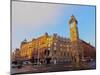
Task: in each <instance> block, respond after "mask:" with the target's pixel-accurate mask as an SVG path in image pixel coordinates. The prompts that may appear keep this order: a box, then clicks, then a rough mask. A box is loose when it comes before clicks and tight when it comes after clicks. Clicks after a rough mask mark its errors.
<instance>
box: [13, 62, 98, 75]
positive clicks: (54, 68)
mask: <svg viewBox="0 0 100 75" xmlns="http://www.w3.org/2000/svg"><path fill="white" fill-rule="evenodd" d="M95 68H96V62H90V63H81V64H80V65H76V64H72V63H70V64H47V65H46V64H45V65H24V66H23V67H22V68H20V69H19V68H11V74H12V75H16V74H23V73H24V74H27V73H44V72H59V71H75V70H90V69H95Z"/></svg>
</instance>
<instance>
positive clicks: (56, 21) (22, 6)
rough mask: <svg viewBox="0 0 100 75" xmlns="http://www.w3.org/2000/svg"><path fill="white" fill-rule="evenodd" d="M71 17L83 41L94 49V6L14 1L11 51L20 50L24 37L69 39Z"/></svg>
mask: <svg viewBox="0 0 100 75" xmlns="http://www.w3.org/2000/svg"><path fill="white" fill-rule="evenodd" d="M72 14H73V15H74V16H75V17H76V19H77V21H78V31H79V37H80V39H83V40H85V41H86V42H90V43H91V44H92V45H93V46H95V6H80V5H67V4H47V3H30V2H16V1H14V2H12V49H15V48H19V47H20V43H21V41H23V40H24V39H25V38H26V39H27V40H31V39H32V38H36V37H39V36H41V35H43V34H44V33H45V32H48V33H49V34H50V35H52V34H53V33H57V34H58V35H60V36H63V37H67V38H69V37H70V30H69V25H68V21H69V19H70V16H71V15H72Z"/></svg>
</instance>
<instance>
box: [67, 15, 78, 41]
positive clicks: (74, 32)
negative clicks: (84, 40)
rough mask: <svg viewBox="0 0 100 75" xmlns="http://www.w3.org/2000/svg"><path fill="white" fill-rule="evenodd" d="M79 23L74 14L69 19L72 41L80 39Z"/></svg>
mask: <svg viewBox="0 0 100 75" xmlns="http://www.w3.org/2000/svg"><path fill="white" fill-rule="evenodd" d="M77 24H78V22H77V20H76V18H75V17H74V16H73V15H72V16H71V18H70V20H69V26H70V40H71V42H75V41H78V40H79V34H78V28H77Z"/></svg>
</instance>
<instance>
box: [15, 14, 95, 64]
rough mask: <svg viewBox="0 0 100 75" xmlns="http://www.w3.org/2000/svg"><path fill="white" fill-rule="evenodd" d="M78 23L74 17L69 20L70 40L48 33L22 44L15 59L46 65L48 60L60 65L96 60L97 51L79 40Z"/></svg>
mask: <svg viewBox="0 0 100 75" xmlns="http://www.w3.org/2000/svg"><path fill="white" fill-rule="evenodd" d="M77 24H78V21H77V20H76V18H75V17H74V16H73V15H72V16H71V18H70V20H69V27H70V38H64V37H61V36H59V35H58V34H56V33H54V34H53V35H49V34H48V33H47V32H46V33H45V34H44V35H42V36H40V37H38V38H33V39H32V40H31V41H27V40H26V39H25V40H24V41H23V42H21V45H20V49H19V50H17V52H15V54H14V56H15V58H17V57H18V58H19V57H20V60H23V61H24V60H30V59H34V61H35V59H38V60H39V62H42V63H45V60H46V59H50V62H53V63H55V62H56V63H60V62H66V61H73V62H76V63H79V62H80V61H81V60H82V59H86V58H89V59H91V58H95V57H96V49H95V47H93V46H92V45H90V44H89V43H87V42H85V41H83V40H81V39H80V38H79V33H78V27H77Z"/></svg>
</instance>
